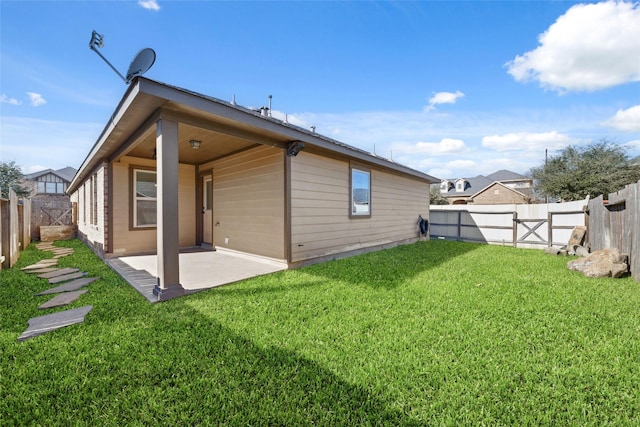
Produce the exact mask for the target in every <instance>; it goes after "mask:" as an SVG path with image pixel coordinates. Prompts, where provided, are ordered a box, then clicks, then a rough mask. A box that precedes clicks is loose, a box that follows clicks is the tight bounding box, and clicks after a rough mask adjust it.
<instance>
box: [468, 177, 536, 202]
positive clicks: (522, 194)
mask: <svg viewBox="0 0 640 427" xmlns="http://www.w3.org/2000/svg"><path fill="white" fill-rule="evenodd" d="M496 186H499V187H502V188H503V189H505V190H507V191H511V192H512V193H516V194H519V195H520V196H522V197H525V198H527V197H531V196H532V195H533V192H532V191H531V189H530V188H529V189H525V190H528V191H527V192H526V193H525V192H523V191H521V190H520V189H518V190H516V189H515V188H511V187H507V186H506V185H504V184H503V183H501V182H498V181H494V182H492V183H491V184H490V185H488V186H486V187H485V188H482V189H480V190H478V192H476V193H475V194H473V195H472V196H471V198H472V199H473V198H475V197H477V196H478V195H480V194H482V193H484V192H485V191H487V190H490V189H491V188H493V187H496ZM527 193H529V194H527Z"/></svg>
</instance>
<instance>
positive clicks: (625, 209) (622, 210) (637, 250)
mask: <svg viewBox="0 0 640 427" xmlns="http://www.w3.org/2000/svg"><path fill="white" fill-rule="evenodd" d="M588 221H589V227H588V239H589V245H590V248H591V250H592V251H595V250H598V249H608V248H617V249H618V250H619V251H620V252H622V253H625V254H627V255H628V256H629V267H630V270H631V275H632V276H633V277H634V278H635V279H636V280H638V281H640V181H638V182H637V183H635V184H629V185H627V186H626V187H625V188H624V189H622V190H620V191H618V192H616V193H611V194H609V197H608V199H607V200H605V199H604V197H603V196H599V197H597V198H595V199H593V200H591V201H590V202H589V206H588Z"/></svg>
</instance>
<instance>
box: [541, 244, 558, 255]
mask: <svg viewBox="0 0 640 427" xmlns="http://www.w3.org/2000/svg"><path fill="white" fill-rule="evenodd" d="M544 253H545V254H549V255H558V254H559V253H560V249H558V248H554V247H553V246H549V247H547V248H544Z"/></svg>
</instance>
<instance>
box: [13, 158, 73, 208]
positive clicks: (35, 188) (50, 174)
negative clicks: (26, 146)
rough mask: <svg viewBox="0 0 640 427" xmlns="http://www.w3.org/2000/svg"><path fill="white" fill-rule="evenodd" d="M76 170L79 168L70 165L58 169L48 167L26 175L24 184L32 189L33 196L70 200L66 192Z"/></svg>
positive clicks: (36, 197)
mask: <svg viewBox="0 0 640 427" xmlns="http://www.w3.org/2000/svg"><path fill="white" fill-rule="evenodd" d="M76 172H77V169H75V168H72V167H70V166H67V167H66V168H62V169H58V170H53V169H46V170H43V171H39V172H34V173H30V174H28V175H25V176H24V180H23V184H24V186H25V187H26V188H27V189H29V190H30V191H31V197H32V198H35V199H51V200H53V199H57V198H63V199H65V200H68V199H69V197H68V196H67V195H66V194H65V193H66V191H67V188H68V186H69V183H71V180H72V179H73V177H74V176H75V174H76Z"/></svg>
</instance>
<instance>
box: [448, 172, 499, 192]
mask: <svg viewBox="0 0 640 427" xmlns="http://www.w3.org/2000/svg"><path fill="white" fill-rule="evenodd" d="M459 179H464V180H465V181H466V185H465V188H464V191H456V188H455V186H453V187H452V188H450V189H449V191H448V192H446V193H442V195H443V196H445V197H465V196H471V195H472V194H474V193H477V192H478V191H480V190H481V189H483V188H485V187H486V186H487V185H490V184H491V183H492V182H493V181H491V180H490V179H487V178H486V177H485V176H482V175H478V176H476V177H473V178H458V179H450V180H448V181H449V182H456V181H458V180H459Z"/></svg>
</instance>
